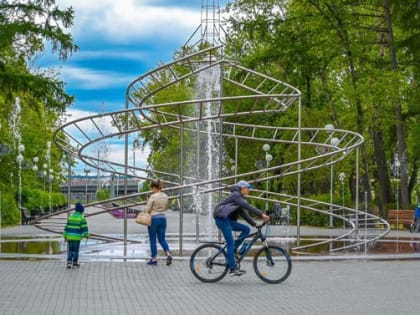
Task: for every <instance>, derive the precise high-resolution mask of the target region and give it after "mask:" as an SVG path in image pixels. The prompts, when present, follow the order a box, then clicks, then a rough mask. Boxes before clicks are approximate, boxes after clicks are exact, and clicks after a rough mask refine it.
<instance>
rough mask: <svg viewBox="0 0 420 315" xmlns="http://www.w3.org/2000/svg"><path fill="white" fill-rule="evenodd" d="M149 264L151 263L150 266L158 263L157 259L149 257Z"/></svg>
mask: <svg viewBox="0 0 420 315" xmlns="http://www.w3.org/2000/svg"><path fill="white" fill-rule="evenodd" d="M147 264H148V265H150V266H156V265H157V260H154V259H149V261H148V262H147Z"/></svg>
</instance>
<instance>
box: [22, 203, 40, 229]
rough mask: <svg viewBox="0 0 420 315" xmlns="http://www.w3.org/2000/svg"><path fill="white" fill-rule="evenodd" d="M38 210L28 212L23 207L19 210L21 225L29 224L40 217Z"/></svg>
mask: <svg viewBox="0 0 420 315" xmlns="http://www.w3.org/2000/svg"><path fill="white" fill-rule="evenodd" d="M39 211H40V210H39V209H34V210H29V209H27V208H25V207H21V208H20V213H21V224H22V225H24V224H31V222H32V221H33V220H35V219H36V218H38V217H39V216H41V213H40V212H39Z"/></svg>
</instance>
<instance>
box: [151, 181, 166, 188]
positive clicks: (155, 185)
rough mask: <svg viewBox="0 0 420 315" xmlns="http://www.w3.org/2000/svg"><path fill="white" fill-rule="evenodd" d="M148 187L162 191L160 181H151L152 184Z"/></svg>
mask: <svg viewBox="0 0 420 315" xmlns="http://www.w3.org/2000/svg"><path fill="white" fill-rule="evenodd" d="M150 187H151V188H153V187H155V188H157V189H158V190H162V188H163V183H162V181H161V180H160V179H157V180H154V181H152V183H151V184H150Z"/></svg>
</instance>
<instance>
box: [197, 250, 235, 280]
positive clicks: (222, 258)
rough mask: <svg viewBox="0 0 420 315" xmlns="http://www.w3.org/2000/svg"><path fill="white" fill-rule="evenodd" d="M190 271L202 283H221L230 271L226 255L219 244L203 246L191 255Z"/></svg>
mask: <svg viewBox="0 0 420 315" xmlns="http://www.w3.org/2000/svg"><path fill="white" fill-rule="evenodd" d="M190 269H191V272H192V274H193V275H194V276H195V277H196V278H197V279H198V280H200V281H203V282H216V281H219V280H220V279H222V278H223V277H224V276H225V275H226V273H227V271H228V265H227V256H226V253H225V251H224V250H223V249H222V247H220V246H219V245H217V244H204V245H201V246H200V247H198V248H197V249H196V250H195V251H194V252H193V253H192V254H191V258H190Z"/></svg>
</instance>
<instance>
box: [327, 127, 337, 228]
mask: <svg viewBox="0 0 420 315" xmlns="http://www.w3.org/2000/svg"><path fill="white" fill-rule="evenodd" d="M324 128H325V129H326V130H327V133H328V134H329V137H331V136H332V133H333V132H334V129H335V127H334V125H333V124H326V125H325V127H324ZM338 142H339V140H338V138H331V139H330V143H331V145H332V146H336V145H337V144H338ZM330 163H331V164H330V210H329V212H330V222H329V226H330V228H332V227H333V226H334V221H333V216H332V213H333V201H334V200H333V191H334V164H333V158H332V156H331V161H330Z"/></svg>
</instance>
